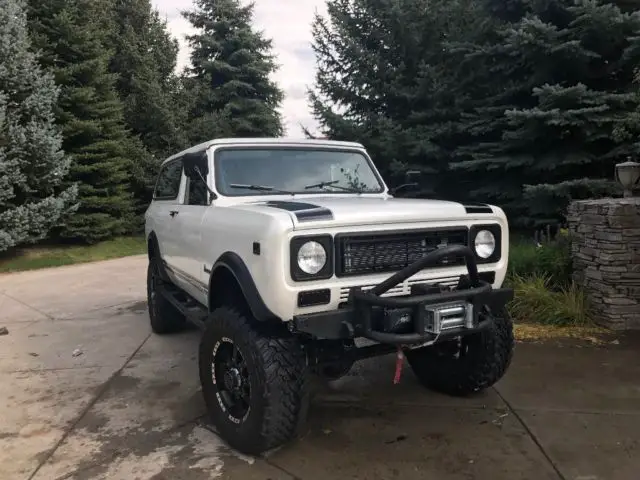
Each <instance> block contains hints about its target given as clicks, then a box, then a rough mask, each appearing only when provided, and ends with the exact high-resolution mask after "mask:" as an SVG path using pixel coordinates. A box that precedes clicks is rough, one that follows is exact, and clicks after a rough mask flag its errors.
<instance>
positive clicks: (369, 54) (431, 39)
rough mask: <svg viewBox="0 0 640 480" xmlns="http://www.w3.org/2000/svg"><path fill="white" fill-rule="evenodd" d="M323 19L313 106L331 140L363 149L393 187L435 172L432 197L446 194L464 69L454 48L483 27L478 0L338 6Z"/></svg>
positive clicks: (380, 0) (339, 0)
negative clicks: (409, 176)
mask: <svg viewBox="0 0 640 480" xmlns="http://www.w3.org/2000/svg"><path fill="white" fill-rule="evenodd" d="M327 10H328V18H327V19H325V18H324V17H322V16H320V15H316V17H315V19H314V22H313V38H314V42H313V49H314V51H315V53H316V58H317V73H316V82H315V88H314V89H313V91H311V92H310V93H309V99H310V103H311V106H312V109H313V112H314V115H315V117H316V119H317V120H318V121H319V123H320V125H321V127H322V131H323V133H324V134H325V135H326V136H328V137H330V138H334V139H344V140H356V141H360V142H362V143H363V144H364V145H365V146H366V147H367V148H368V150H369V152H370V153H371V154H372V156H373V157H374V160H375V161H376V164H377V165H378V167H380V169H381V171H382V173H383V175H384V176H385V177H387V179H388V181H390V183H401V182H402V177H401V175H400V174H401V173H402V172H404V171H405V170H407V169H408V168H411V169H419V170H421V171H423V172H425V174H426V175H425V176H424V179H425V181H424V183H425V185H424V187H425V188H424V190H423V194H429V195H438V194H440V192H441V190H445V189H444V188H442V187H444V186H445V185H444V184H443V182H442V175H443V173H444V172H446V170H447V166H448V163H449V160H450V151H451V149H452V148H453V145H456V141H457V140H456V137H457V132H456V131H455V129H453V126H454V123H452V122H454V120H456V119H457V118H458V115H459V112H458V111H457V110H456V101H457V99H456V97H455V96H454V95H453V94H452V92H451V91H450V85H451V83H452V82H453V79H454V78H455V75H454V73H452V72H455V71H456V68H457V65H456V63H455V61H454V59H453V58H452V57H450V56H449V55H448V52H447V51H446V50H445V48H444V45H445V42H447V41H451V40H453V39H457V40H459V41H461V40H462V39H464V38H465V37H467V36H470V35H472V33H473V32H474V31H475V30H476V29H477V28H478V27H477V25H476V24H477V23H478V22H479V15H478V13H479V7H478V5H477V4H476V2H475V1H474V0H435V1H434V0H398V1H391V0H331V1H329V2H328V4H327Z"/></svg>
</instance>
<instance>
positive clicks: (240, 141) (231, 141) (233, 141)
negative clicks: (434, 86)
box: [162, 137, 364, 163]
mask: <svg viewBox="0 0 640 480" xmlns="http://www.w3.org/2000/svg"><path fill="white" fill-rule="evenodd" d="M216 145H288V146H292V145H293V146H295V145H305V146H318V147H334V148H335V147H337V148H339V147H345V148H364V146H363V145H362V144H361V143H357V142H342V141H338V140H313V139H307V138H291V139H290V138H284V137H282V138H281V137H277V138H268V137H257V138H217V139H215V140H209V141H206V142H202V143H200V144H199V145H195V146H193V147H191V148H188V149H186V150H183V151H181V152H178V153H176V154H174V155H172V156H170V157H169V158H167V159H166V160H165V161H164V162H168V161H169V160H172V159H174V158H176V157H180V156H182V155H184V154H186V153H196V152H202V151H204V150H206V149H208V148H209V147H213V146H216ZM164 162H162V163H164Z"/></svg>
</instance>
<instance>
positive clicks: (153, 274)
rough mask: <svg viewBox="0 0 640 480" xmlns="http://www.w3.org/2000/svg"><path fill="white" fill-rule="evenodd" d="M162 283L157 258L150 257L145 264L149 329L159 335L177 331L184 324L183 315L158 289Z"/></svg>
mask: <svg viewBox="0 0 640 480" xmlns="http://www.w3.org/2000/svg"><path fill="white" fill-rule="evenodd" d="M163 285H165V281H164V280H162V278H161V277H160V268H159V265H158V260H157V259H156V258H151V259H150V260H149V265H148V266H147V306H148V308H149V320H150V323H151V330H152V331H153V332H154V333H157V334H159V335H163V334H167V333H174V332H179V331H180V330H183V329H184V328H185V326H186V319H185V317H184V315H182V314H181V313H180V311H178V309H177V308H176V307H174V306H173V304H172V303H171V302H169V301H168V300H167V299H166V298H164V297H163V296H162V295H161V294H160V292H159V291H158V289H159V288H161V287H162V286H163Z"/></svg>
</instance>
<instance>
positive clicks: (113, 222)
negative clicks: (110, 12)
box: [29, 0, 137, 242]
mask: <svg viewBox="0 0 640 480" xmlns="http://www.w3.org/2000/svg"><path fill="white" fill-rule="evenodd" d="M30 7H31V9H30V15H29V19H30V26H31V31H32V32H33V38H34V41H35V43H36V47H37V48H38V49H39V50H41V51H42V52H43V57H42V63H43V65H45V66H47V67H49V69H50V71H51V72H53V74H54V76H55V79H56V82H57V83H58V84H59V85H60V86H61V95H60V99H59V102H58V109H57V117H58V122H59V124H60V125H61V127H62V130H63V136H64V143H63V148H64V150H65V151H66V152H67V154H68V155H69V156H70V158H71V160H72V164H71V171H70V176H69V178H70V181H73V182H77V183H78V193H79V196H78V199H79V201H80V206H79V209H78V211H77V213H76V214H75V215H74V216H73V217H72V218H70V219H69V221H68V222H67V224H66V225H65V227H64V228H62V229H60V231H59V232H58V235H59V236H60V237H61V238H66V239H71V240H81V241H85V242H96V241H100V240H103V239H108V238H111V237H114V236H117V235H122V234H125V233H128V232H129V231H130V230H131V228H132V222H133V201H132V194H131V191H130V187H129V183H130V181H129V177H130V174H131V171H132V163H131V161H132V160H133V159H134V158H135V157H133V155H134V153H132V152H135V151H137V149H136V146H135V142H133V140H132V138H131V135H130V134H129V132H128V131H127V129H126V128H125V123H124V115H123V105H122V102H121V101H120V99H119V98H118V95H117V93H116V90H115V82H116V79H117V76H116V75H114V74H111V73H109V71H108V67H109V60H110V56H111V53H112V52H111V51H109V50H107V49H105V45H106V44H107V41H106V36H107V35H108V33H109V29H108V25H107V22H106V21H105V19H106V18H108V16H106V7H108V5H107V4H105V3H100V2H95V1H93V0H48V1H47V2H41V1H40V0H31V3H30Z"/></svg>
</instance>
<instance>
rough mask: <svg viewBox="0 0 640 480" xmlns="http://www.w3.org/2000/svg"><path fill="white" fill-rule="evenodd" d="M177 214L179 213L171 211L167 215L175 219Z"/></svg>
mask: <svg viewBox="0 0 640 480" xmlns="http://www.w3.org/2000/svg"><path fill="white" fill-rule="evenodd" d="M178 213H180V212H178V210H171V211H170V212H169V215H171V216H172V217H175V216H176V215H177V214H178Z"/></svg>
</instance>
